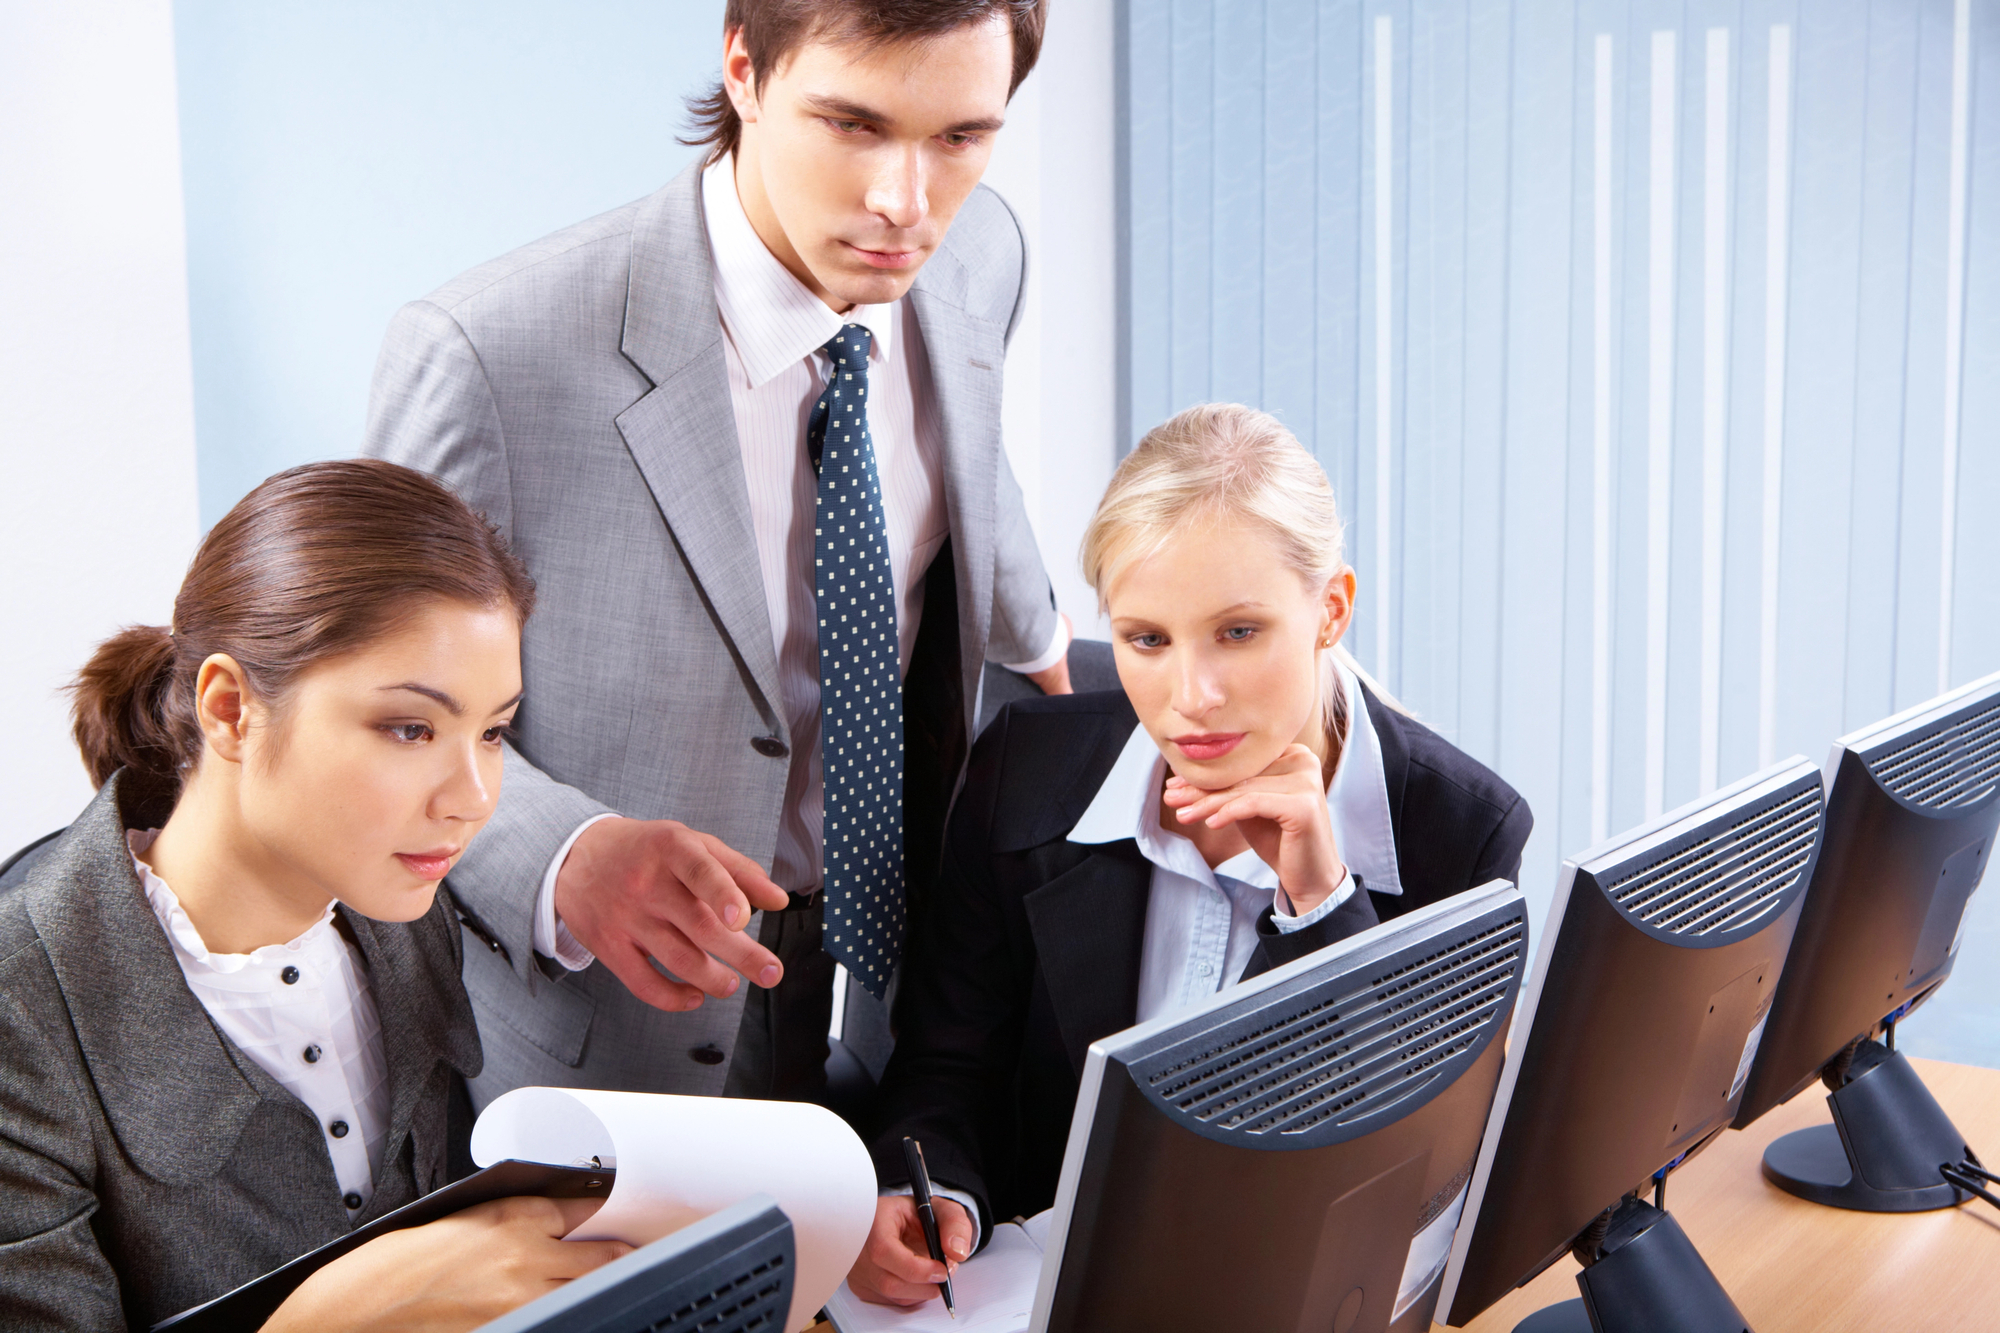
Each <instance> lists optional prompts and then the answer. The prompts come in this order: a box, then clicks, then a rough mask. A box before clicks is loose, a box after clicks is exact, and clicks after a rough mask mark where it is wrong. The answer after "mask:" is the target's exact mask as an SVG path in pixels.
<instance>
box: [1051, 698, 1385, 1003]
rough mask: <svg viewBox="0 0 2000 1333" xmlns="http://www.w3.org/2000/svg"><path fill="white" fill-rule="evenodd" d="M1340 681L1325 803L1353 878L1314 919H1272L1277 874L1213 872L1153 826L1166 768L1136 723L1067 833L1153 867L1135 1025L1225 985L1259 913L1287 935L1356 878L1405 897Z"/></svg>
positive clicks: (1236, 860)
mask: <svg viewBox="0 0 2000 1333" xmlns="http://www.w3.org/2000/svg"><path fill="white" fill-rule="evenodd" d="M1337 678H1338V679H1339V681H1340V683H1341V687H1342V688H1343V689H1344V690H1346V692H1347V707H1348V714H1347V716H1348V727H1347V745H1346V747H1345V748H1344V749H1343V750H1342V751H1341V755H1340V762H1339V765H1338V766H1337V767H1336V768H1335V769H1334V775H1333V783H1332V785H1331V786H1330V787H1328V789H1327V794H1326V804H1327V813H1328V814H1329V815H1330V816H1331V817H1332V820H1333V838H1334V846H1335V847H1336V848H1337V849H1338V850H1339V852H1340V857H1341V860H1342V861H1343V862H1344V863H1345V864H1346V865H1347V868H1348V872H1349V873H1348V875H1347V878H1345V879H1344V880H1342V881H1341V883H1340V885H1339V887H1337V888H1336V889H1335V890H1334V891H1333V892H1332V893H1330V894H1328V895H1327V897H1326V899H1325V901H1323V902H1321V903H1320V904H1319V905H1318V906H1317V907H1315V908H1313V910H1312V911H1310V912H1307V913H1305V914H1304V915H1302V916H1291V915H1289V914H1287V913H1285V912H1283V911H1282V910H1279V904H1278V903H1277V901H1276V898H1277V888H1278V872H1277V871H1275V870H1273V869H1272V868H1271V867H1270V866H1269V865H1266V864H1265V863H1264V861H1263V859H1262V858H1260V857H1259V856H1258V855H1257V854H1256V853H1255V852H1253V851H1244V852H1241V853H1238V854H1237V855H1236V856H1233V857H1231V858H1230V859H1229V860H1227V861H1224V862H1223V863H1222V864H1221V865H1219V866H1216V867H1214V868H1213V869H1211V868H1210V867H1209V865H1208V863H1207V862H1206V861H1204V860H1202V857H1201V853H1200V852H1198V851H1196V850H1195V845H1194V843H1193V842H1192V841H1191V840H1189V839H1188V838H1187V837H1186V836H1185V835H1184V834H1182V833H1180V832H1178V831H1175V830H1168V829H1163V828H1162V827H1161V826H1160V791H1161V788H1162V785H1163V784H1164V783H1165V782H1166V777H1167V774H1166V763H1167V761H1166V757H1165V756H1164V755H1162V754H1161V753H1160V750H1159V747H1158V746H1157V745H1155V744H1154V743H1153V738H1152V737H1151V736H1149V735H1147V734H1146V729H1145V727H1143V726H1140V727H1135V728H1133V731H1132V736H1131V739H1130V740H1128V741H1126V743H1125V748H1124V750H1123V751H1122V752H1120V754H1119V756H1118V760H1117V762H1116V763H1115V764H1113V765H1112V767H1111V772H1110V773H1109V774H1108V775H1107V776H1106V777H1105V779H1104V785H1103V786H1101V787H1099V788H1098V789H1097V795H1096V797H1095V798H1094V799H1093V800H1092V801H1091V803H1090V807H1089V808H1088V809H1086V810H1085V811H1084V812H1083V818H1081V819H1079V820H1077V822H1076V827H1075V828H1073V829H1071V830H1070V833H1069V838H1068V841H1070V842H1078V843H1102V842H1118V841H1120V840H1122V839H1125V838H1131V839H1133V840H1134V841H1135V842H1137V843H1138V845H1139V853H1140V855H1142V856H1144V857H1145V858H1146V859H1147V860H1148V861H1150V862H1152V863H1153V879H1152V891H1151V894H1150V896H1149V897H1148V899H1147V904H1146V935H1145V941H1144V944H1143V945H1142V947H1141V950H1140V955H1139V1005H1138V1017H1137V1021H1138V1022H1141V1023H1145V1022H1149V1021H1151V1020H1152V1019H1155V1018H1161V1017H1165V1016H1168V1015H1172V1014H1176V1013H1180V1012H1181V1011H1183V1010H1186V1009H1189V1008H1192V1007H1193V1006H1195V1005H1197V1004H1199V1003H1201V1002H1202V1001H1203V1000H1204V999H1206V998H1208V997H1209V996H1211V995H1213V994H1215V993H1216V992H1217V991H1219V990H1221V989H1222V988H1223V987H1225V986H1229V985H1233V984H1234V983H1235V981H1236V979H1237V978H1238V977H1239V976H1241V975H1242V973H1243V969H1244V967H1245V966H1246V965H1248V963H1249V961H1250V955H1251V954H1253V953H1255V952H1256V949H1257V918H1258V917H1259V916H1260V915H1261V914H1262V913H1263V911H1264V909H1265V908H1266V907H1269V908H1271V909H1272V920H1273V922H1274V924H1276V926H1277V928H1278V930H1279V931H1280V932H1282V933H1290V932H1292V931H1295V930H1303V929H1305V928H1306V927H1307V926H1310V925H1312V924H1313V923H1315V922H1317V921H1319V920H1320V919H1321V918H1322V917H1324V916H1325V915H1326V914H1327V913H1329V912H1331V911H1333V910H1334V909H1335V908H1336V907H1339V906H1340V905H1341V904H1342V903H1343V902H1346V901H1347V899H1348V898H1349V897H1350V896H1351V895H1352V894H1353V893H1354V891H1355V876H1356V875H1359V876H1360V877H1361V880H1362V882H1364V883H1366V884H1367V886H1368V887H1369V889H1371V890H1373V891H1374V892H1377V893H1393V894H1400V893H1402V891H1403V884H1402V878H1401V876H1400V875H1398V874H1397V870H1396V844H1395V839H1394V837H1393V834H1392V832H1391V829H1390V825H1389V785H1388V780H1387V778H1386V777H1385V776H1384V774H1383V771H1382V747H1381V744H1380V742H1379V741H1378V740H1377V738H1376V736H1375V729H1374V727H1373V726H1372V725H1371V724H1370V723H1369V721H1368V705H1367V702H1366V700H1365V699H1364V698H1363V697H1362V694H1361V690H1360V688H1359V685H1358V683H1357V682H1356V681H1355V679H1354V677H1353V674H1352V673H1351V672H1349V671H1348V670H1347V669H1346V668H1345V667H1340V668H1337Z"/></svg>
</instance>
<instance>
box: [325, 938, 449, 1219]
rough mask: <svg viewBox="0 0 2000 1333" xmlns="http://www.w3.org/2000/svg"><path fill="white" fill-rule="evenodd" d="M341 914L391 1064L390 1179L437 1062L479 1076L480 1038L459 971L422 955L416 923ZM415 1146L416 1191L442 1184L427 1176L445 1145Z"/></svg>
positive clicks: (386, 1151)
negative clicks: (445, 968) (362, 967)
mask: <svg viewBox="0 0 2000 1333" xmlns="http://www.w3.org/2000/svg"><path fill="white" fill-rule="evenodd" d="M438 910H439V909H438V908H436V907H433V909H432V911H433V912H436V911H438ZM339 912H340V917H341V920H342V923H343V925H344V927H345V930H344V933H345V934H346V935H347V936H348V938H349V939H351V940H353V941H354V943H355V947H356V948H358V949H359V950H360V951H361V956H362V959H363V961H364V962H365V963H366V964H367V968H368V988H369V991H370V993H371V994H372V995H373V997H374V1000H375V1013H376V1017H377V1018H378V1019H379V1020H380V1022H381V1028H382V1053H383V1057H384V1059H385V1061H386V1063H387V1064H388V1066H389V1129H388V1134H387V1135H386V1137H385V1138H384V1139H383V1142H382V1166H383V1169H382V1170H381V1171H379V1172H378V1178H379V1180H387V1179H388V1178H389V1177H390V1175H391V1172H390V1171H389V1169H388V1168H389V1167H390V1165H391V1164H392V1163H394V1162H395V1161H396V1160H397V1158H398V1156H399V1155H400V1154H401V1153H402V1151H403V1141H404V1139H405V1138H409V1137H413V1136H415V1135H416V1133H417V1129H416V1124H417V1111H418V1109H419V1107H420V1105H421V1103H422V1100H423V1097H424V1094H425V1092H426V1091H427V1090H429V1089H430V1087H431V1083H432V1079H433V1076H434V1074H435V1072H436V1069H437V1066H438V1064H439V1062H440V1061H442V1062H444V1063H446V1064H449V1065H451V1066H452V1067H453V1068H454V1069H456V1070H458V1072H459V1073H461V1074H465V1075H468V1076H469V1075H472V1074H475V1073H477V1072H478V1071H479V1067H480V1057H479V1037H478V1034H477V1032H476V1030H475V1028H474V1026H473V1017H472V1006H471V1004H470V1002H469V1001H468V1000H467V999H466V995H465V988H464V987H463V986H462V985H460V984H458V977H457V973H456V972H455V971H444V972H442V973H441V972H440V970H439V969H438V967H437V966H435V965H434V963H433V962H431V961H429V960H426V959H425V958H424V957H423V954H422V951H421V949H420V948H419V945H418V942H417V929H418V926H417V925H415V924H413V925H411V926H402V925H384V924H383V923H381V922H376V921H370V920H369V919H368V918H367V917H364V916H360V915H357V914H356V913H353V912H350V911H349V910H348V909H347V908H345V907H342V908H340V909H339ZM415 1148H416V1151H415V1152H414V1153H413V1155H412V1161H413V1163H414V1164H415V1167H416V1169H417V1171H418V1173H419V1179H418V1180H417V1182H416V1184H417V1189H418V1191H419V1192H422V1191H425V1190H429V1189H434V1188H436V1187H437V1186H439V1185H442V1184H443V1183H444V1182H443V1181H442V1180H425V1179H422V1178H421V1176H422V1173H423V1172H424V1170H425V1169H426V1167H427V1166H439V1167H441V1166H442V1165H443V1163H444V1157H445V1154H444V1145H442V1144H436V1145H433V1144H429V1143H422V1142H419V1143H417V1144H416V1145H415Z"/></svg>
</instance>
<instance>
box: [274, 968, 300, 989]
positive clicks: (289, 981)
mask: <svg viewBox="0 0 2000 1333" xmlns="http://www.w3.org/2000/svg"><path fill="white" fill-rule="evenodd" d="M278 980H280V981H282V982H284V983H285V984H286V985H287V986H295V985H297V984H298V981H299V970H298V969H297V968H296V967H288V968H286V969H285V970H284V971H282V972H280V973H278Z"/></svg>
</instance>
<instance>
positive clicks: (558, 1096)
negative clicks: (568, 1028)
mask: <svg viewBox="0 0 2000 1333" xmlns="http://www.w3.org/2000/svg"><path fill="white" fill-rule="evenodd" d="M509 1157H513V1158H519V1159H520V1160H522V1161H528V1162H548V1163H552V1164H554V1165H557V1166H569V1165H577V1164H582V1165H588V1164H589V1163H590V1160H591V1159H592V1158H596V1159H598V1161H599V1163H600V1164H601V1165H603V1166H607V1167H613V1166H615V1167H616V1168H617V1170H618V1177H617V1179H616V1180H615V1181H614V1182H613V1184H612V1187H611V1197H610V1198H608V1199H606V1200H605V1201H604V1207H602V1208H600V1209H599V1210H598V1211H597V1213H596V1215H595V1216H593V1217H592V1218H591V1219H590V1220H589V1221H588V1222H586V1223H584V1224H583V1226H581V1227H579V1228H578V1229H577V1230H576V1231H575V1232H574V1233H573V1235H574V1237H575V1238H576V1239H578V1240H622V1241H624V1242H626V1243H627V1244H630V1245H645V1244H648V1243H649V1242H651V1241H655V1240H658V1239H659V1238H660V1237H662V1236H665V1235H667V1234H669V1233H670V1232H674V1231H678V1230H680V1229H681V1228H682V1227H684V1226H687V1225H688V1224H689V1223H691V1222H697V1221H699V1220H701V1219H702V1218H704V1217H707V1216H708V1215H709V1214H711V1213H714V1212H718V1211H720V1210H721V1209H724V1208H727V1207H729V1206H730V1205H731V1204H733V1203H738V1202H740V1201H742V1200H743V1199H745V1198H747V1197H748V1196H750V1195H752V1194H757V1193H760V1192H761V1193H764V1194H768V1195H770V1196H771V1197H772V1198H774V1199H776V1200H777V1201H778V1206H779V1207H780V1208H782V1209H784V1210H785V1215H786V1216H787V1217H789V1218H791V1220H792V1234H793V1239H794V1243H795V1245H796V1246H797V1250H798V1269H797V1272H796V1273H795V1275H794V1280H793V1285H792V1310H791V1319H790V1321H789V1322H788V1323H787V1324H786V1327H787V1328H788V1329H793V1330H796V1329H800V1328H803V1327H805V1326H806V1325H807V1324H808V1323H810V1322H811V1321H812V1318H813V1316H814V1315H815V1314H817V1313H818V1311H819V1308H820V1307H821V1306H822V1305H824V1304H825V1303H826V1300H827V1297H829V1296H830V1295H832V1293H833V1290H834V1288H835V1287H837V1286H839V1285H840V1284H841V1280H842V1279H843V1278H845V1277H846V1276H847V1270H848V1269H849V1268H851V1267H853V1265H854V1260H855V1258H856V1257H857V1256H859V1255H860V1253H861V1246H862V1244H863V1242H865V1241H866V1240H867V1239H868V1229H869V1228H870V1227H871V1226H872V1225H873V1224H874V1221H875V1168H874V1165H873V1164H872V1163H871V1162H870V1161H869V1159H868V1150H867V1149H866V1148H864V1147H863V1146H862V1144H861V1140H860V1139H859V1138H857V1137H856V1136H855V1134H854V1131H853V1130H851V1129H849V1128H848V1127H847V1124H846V1122H844V1121H843V1120H841V1119H840V1117H838V1116H836V1115H834V1114H833V1112H831V1111H828V1110H826V1109H825V1108H824V1107H819V1106H810V1105H807V1104H806V1103H803V1102H760V1101H750V1100H747V1099H744V1098H736V1097H727V1098H725V1097H668V1096H662V1095H656V1094H651V1093H643V1092H596V1091H590V1090H586V1089H581V1088H516V1089H514V1090H513V1091H512V1092H508V1093H503V1094H502V1095H501V1096H499V1097H497V1098H495V1099H494V1100H493V1103H492V1104H491V1105H489V1106H488V1107H487V1108H486V1110H485V1111H484V1112H483V1113H482V1114H481V1115H480V1117H479V1121H478V1123H477V1124H475V1125H474V1126H473V1129H472V1158H473V1160H474V1161H475V1162H477V1163H479V1165H481V1166H490V1165H491V1164H492V1163H494V1162H498V1161H502V1160H504V1159H506V1158H509Z"/></svg>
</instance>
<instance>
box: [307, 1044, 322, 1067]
mask: <svg viewBox="0 0 2000 1333" xmlns="http://www.w3.org/2000/svg"><path fill="white" fill-rule="evenodd" d="M305 1057H306V1063H307V1064H309V1065H316V1064H318V1063H319V1047H317V1046H308V1047H306V1049H305Z"/></svg>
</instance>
